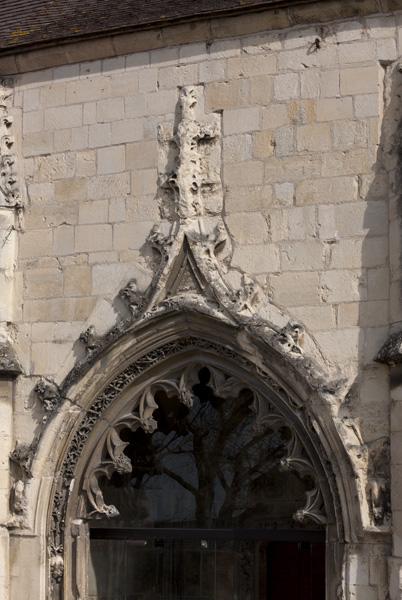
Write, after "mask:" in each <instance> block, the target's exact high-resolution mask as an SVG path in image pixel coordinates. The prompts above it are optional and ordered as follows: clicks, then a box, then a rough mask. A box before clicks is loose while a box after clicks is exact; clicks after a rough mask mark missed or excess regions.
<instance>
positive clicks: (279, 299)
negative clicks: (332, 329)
mask: <svg viewBox="0 0 402 600" xmlns="http://www.w3.org/2000/svg"><path fill="white" fill-rule="evenodd" d="M269 288H270V291H271V294H272V300H273V301H274V302H275V303H276V304H279V305H281V306H306V305H307V306H308V305H315V304H320V294H319V279H318V273H314V272H312V271H301V272H299V273H293V272H292V273H278V274H273V275H271V276H270V279H269Z"/></svg>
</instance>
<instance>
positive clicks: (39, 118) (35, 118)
mask: <svg viewBox="0 0 402 600" xmlns="http://www.w3.org/2000/svg"><path fill="white" fill-rule="evenodd" d="M43 115H44V113H43V110H32V111H30V112H26V113H24V116H23V124H22V129H23V132H24V133H34V132H38V131H42V129H43V118H44V117H43Z"/></svg>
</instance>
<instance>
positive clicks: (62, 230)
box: [53, 225, 74, 256]
mask: <svg viewBox="0 0 402 600" xmlns="http://www.w3.org/2000/svg"><path fill="white" fill-rule="evenodd" d="M53 252H54V254H55V255H56V256H64V255H65V254H73V253H74V227H72V226H71V225H60V226H59V227H57V228H55V230H54V234H53Z"/></svg>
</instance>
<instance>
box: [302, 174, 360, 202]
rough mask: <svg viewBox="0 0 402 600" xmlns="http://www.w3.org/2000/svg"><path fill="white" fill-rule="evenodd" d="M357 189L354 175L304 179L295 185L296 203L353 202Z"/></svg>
mask: <svg viewBox="0 0 402 600" xmlns="http://www.w3.org/2000/svg"><path fill="white" fill-rule="evenodd" d="M357 191H358V183H357V178H356V177H326V178H321V179H306V180H304V181H301V182H300V183H298V184H297V186H296V204H323V203H329V204H332V203H342V202H353V201H354V200H356V197H357Z"/></svg>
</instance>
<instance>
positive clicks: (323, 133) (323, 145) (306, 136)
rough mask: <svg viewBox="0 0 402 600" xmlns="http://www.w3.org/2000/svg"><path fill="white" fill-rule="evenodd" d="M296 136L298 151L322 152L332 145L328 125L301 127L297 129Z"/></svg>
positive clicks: (315, 124)
mask: <svg viewBox="0 0 402 600" xmlns="http://www.w3.org/2000/svg"><path fill="white" fill-rule="evenodd" d="M330 102H331V101H330ZM296 135H297V149H298V150H299V151H303V150H307V151H309V152H311V151H312V152H324V151H327V150H329V149H330V148H331V145H332V140H331V128H330V125H329V124H328V123H320V124H318V123H314V124H311V125H303V126H301V127H298V128H297V134H296Z"/></svg>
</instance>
